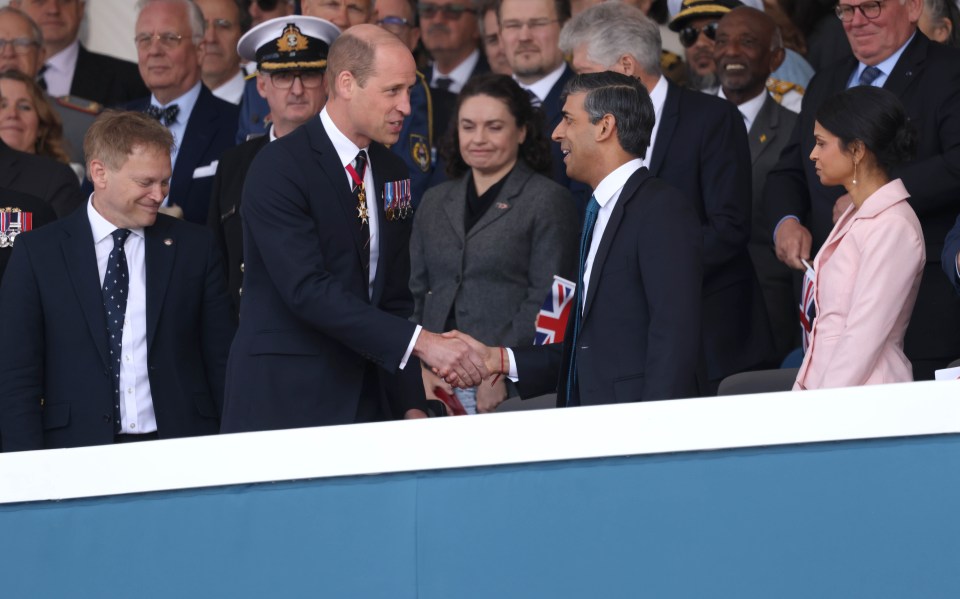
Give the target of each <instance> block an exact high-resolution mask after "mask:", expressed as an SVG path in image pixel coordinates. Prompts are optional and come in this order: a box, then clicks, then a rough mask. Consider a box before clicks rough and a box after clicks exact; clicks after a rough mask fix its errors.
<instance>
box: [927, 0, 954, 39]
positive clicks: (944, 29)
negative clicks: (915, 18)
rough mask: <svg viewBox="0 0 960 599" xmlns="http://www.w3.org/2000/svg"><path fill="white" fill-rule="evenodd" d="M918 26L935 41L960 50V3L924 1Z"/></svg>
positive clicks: (941, 0) (945, 0) (946, 0)
mask: <svg viewBox="0 0 960 599" xmlns="http://www.w3.org/2000/svg"><path fill="white" fill-rule="evenodd" d="M917 26H918V27H919V28H920V31H922V32H923V34H924V35H925V36H927V37H929V38H930V39H932V40H933V41H935V42H940V43H941V44H946V45H947V46H953V47H954V48H960V1H958V0H923V12H922V13H920V21H919V22H917Z"/></svg>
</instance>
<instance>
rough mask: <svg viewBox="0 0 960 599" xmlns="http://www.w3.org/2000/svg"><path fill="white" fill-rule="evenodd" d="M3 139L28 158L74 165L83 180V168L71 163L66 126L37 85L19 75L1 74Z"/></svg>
mask: <svg viewBox="0 0 960 599" xmlns="http://www.w3.org/2000/svg"><path fill="white" fill-rule="evenodd" d="M0 139H2V140H3V142H4V143H5V144H7V145H8V146H10V147H11V148H13V149H14V150H19V151H20V152H26V153H27V154H36V155H38V156H46V157H48V158H53V159H54V160H57V161H59V162H62V163H64V164H67V165H70V167H71V168H73V170H74V171H75V172H77V176H78V177H79V178H80V179H81V180H82V179H83V165H79V164H73V163H71V162H70V156H69V155H68V154H67V151H66V149H65V148H64V139H63V124H62V123H61V122H60V116H59V115H58V114H57V113H56V111H55V110H54V109H53V107H52V106H50V102H49V101H48V100H47V98H46V97H45V96H44V94H43V90H41V89H40V86H39V85H37V83H36V81H34V80H33V79H31V78H30V77H27V76H26V75H24V74H23V73H20V72H19V71H12V70H8V71H4V72H3V73H0Z"/></svg>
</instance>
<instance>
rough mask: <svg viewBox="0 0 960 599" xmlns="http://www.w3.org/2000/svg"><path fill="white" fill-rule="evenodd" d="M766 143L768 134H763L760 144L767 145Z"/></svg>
mask: <svg viewBox="0 0 960 599" xmlns="http://www.w3.org/2000/svg"><path fill="white" fill-rule="evenodd" d="M766 141H767V134H766V133H761V134H760V143H765V142H766Z"/></svg>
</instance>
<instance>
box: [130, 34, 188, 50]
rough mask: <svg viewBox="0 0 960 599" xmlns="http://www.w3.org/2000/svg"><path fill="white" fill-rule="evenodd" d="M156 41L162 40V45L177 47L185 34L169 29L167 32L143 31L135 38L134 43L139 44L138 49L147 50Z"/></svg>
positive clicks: (163, 46) (168, 48)
mask: <svg viewBox="0 0 960 599" xmlns="http://www.w3.org/2000/svg"><path fill="white" fill-rule="evenodd" d="M154 41H157V42H160V47H162V48H166V49H167V50H170V49H172V48H176V47H177V46H179V45H180V42H182V41H183V36H182V35H180V34H179V33H173V32H172V31H168V32H166V33H153V34H151V33H141V34H140V35H138V36H137V37H135V38H133V43H135V44H136V45H137V49H138V50H146V49H147V48H149V47H150V46H151V45H152V44H153V42H154Z"/></svg>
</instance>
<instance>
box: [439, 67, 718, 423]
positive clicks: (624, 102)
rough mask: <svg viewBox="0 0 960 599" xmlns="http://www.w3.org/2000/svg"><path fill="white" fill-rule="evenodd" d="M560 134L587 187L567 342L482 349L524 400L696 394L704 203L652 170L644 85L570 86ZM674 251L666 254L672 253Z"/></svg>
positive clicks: (611, 76) (571, 167)
mask: <svg viewBox="0 0 960 599" xmlns="http://www.w3.org/2000/svg"><path fill="white" fill-rule="evenodd" d="M562 102H563V120H562V121H560V124H559V125H557V127H556V129H554V131H553V139H554V141H556V142H558V143H559V144H560V147H561V149H562V151H563V154H564V162H565V163H566V168H567V174H568V175H569V176H570V178H571V179H574V180H577V181H581V182H583V183H585V184H587V185H589V186H590V187H591V188H592V189H593V190H594V192H593V196H592V197H591V198H590V202H589V204H587V211H586V219H585V221H584V225H583V232H582V234H581V237H580V266H579V274H578V281H577V292H576V295H575V297H574V302H573V310H572V313H571V315H570V319H569V320H568V324H567V329H566V333H565V335H564V340H563V342H561V343H553V344H549V345H535V346H529V347H514V348H503V349H501V348H490V347H485V346H483V345H482V344H480V343H479V342H477V341H475V340H474V339H472V338H470V337H468V336H466V335H464V334H462V333H457V335H458V336H459V337H460V338H462V339H464V340H466V341H467V342H468V343H470V344H471V346H472V347H474V348H475V349H476V350H477V351H478V352H479V353H481V354H482V355H483V356H484V362H485V364H486V365H487V369H488V370H490V371H491V372H497V373H500V374H505V375H507V376H508V377H510V379H511V380H514V381H515V382H516V383H517V387H518V389H519V391H520V396H521V397H534V396H537V395H542V394H544V393H551V392H556V393H557V406H558V407H572V406H587V405H597V404H607V403H626V402H634V401H652V400H660V399H676V398H682V397H691V396H693V395H694V394H695V392H696V377H695V371H696V368H697V358H698V355H699V353H700V282H701V273H702V260H703V258H702V255H703V248H702V241H701V235H700V226H699V222H698V218H697V214H696V211H694V209H693V207H692V206H691V205H690V203H689V202H687V201H685V200H684V198H683V197H682V196H681V195H680V193H679V192H678V191H677V190H676V189H674V188H673V187H671V186H670V185H667V184H666V183H665V182H663V181H661V180H660V179H658V178H656V177H654V176H652V175H651V174H650V171H649V170H648V169H646V168H643V156H644V154H645V153H646V150H647V144H648V143H649V141H650V134H651V131H652V129H653V128H654V110H653V105H652V103H651V102H650V98H649V96H648V95H647V92H646V90H645V89H644V87H643V85H642V84H641V83H640V82H639V81H637V80H636V79H635V78H633V77H628V76H625V75H622V74H619V73H613V72H609V71H604V72H599V73H592V74H586V75H576V76H575V77H573V78H572V79H570V81H568V82H567V84H566V85H565V87H564V93H563V97H562ZM664 256H669V259H664Z"/></svg>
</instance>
